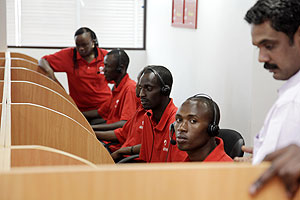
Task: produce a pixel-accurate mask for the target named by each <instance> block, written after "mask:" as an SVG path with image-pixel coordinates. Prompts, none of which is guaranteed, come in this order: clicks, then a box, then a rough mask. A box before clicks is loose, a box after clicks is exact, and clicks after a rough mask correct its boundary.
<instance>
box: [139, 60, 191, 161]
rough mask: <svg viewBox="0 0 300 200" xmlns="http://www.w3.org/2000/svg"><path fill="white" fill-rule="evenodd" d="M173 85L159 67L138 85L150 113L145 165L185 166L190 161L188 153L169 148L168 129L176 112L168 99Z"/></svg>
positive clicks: (142, 155) (143, 148) (143, 154)
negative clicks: (183, 163)
mask: <svg viewBox="0 0 300 200" xmlns="http://www.w3.org/2000/svg"><path fill="white" fill-rule="evenodd" d="M172 84H173V77H172V74H171V72H170V71H169V70H168V69H167V68H165V67H163V66H156V65H153V66H148V67H147V68H146V69H145V72H144V73H143V74H142V76H141V78H140V81H139V83H138V86H139V89H140V98H141V104H142V106H143V108H144V109H145V110H147V113H146V114H145V115H144V127H143V137H142V143H141V147H140V157H139V158H140V159H141V160H143V161H145V162H149V163H151V162H182V161H184V159H185V158H186V157H187V154H186V152H184V151H180V150H179V149H178V148H177V146H176V145H170V144H171V142H170V131H169V127H170V125H171V124H172V123H173V122H174V120H175V114H176V111H177V108H176V106H175V105H174V103H173V100H172V99H171V98H170V97H169V96H170V92H171V88H172ZM136 151H138V149H137V150H136Z"/></svg>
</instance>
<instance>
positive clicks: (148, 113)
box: [146, 112, 155, 163]
mask: <svg viewBox="0 0 300 200" xmlns="http://www.w3.org/2000/svg"><path fill="white" fill-rule="evenodd" d="M146 114H147V116H148V118H149V122H150V125H151V131H152V137H153V140H152V148H151V154H150V159H149V163H150V162H151V161H152V154H153V148H154V137H155V136H154V130H153V125H152V122H151V119H150V117H151V115H152V114H151V113H150V112H146Z"/></svg>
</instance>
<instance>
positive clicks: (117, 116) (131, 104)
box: [84, 49, 138, 131]
mask: <svg viewBox="0 0 300 200" xmlns="http://www.w3.org/2000/svg"><path fill="white" fill-rule="evenodd" d="M128 64H129V57H128V55H127V54H126V52H125V51H124V50H120V49H115V50H112V51H110V52H109V53H107V55H106V56H105V58H104V65H105V67H104V76H105V78H106V80H107V81H109V82H111V81H113V82H114V87H113V89H112V100H111V102H110V106H109V111H108V117H107V118H105V120H106V123H102V124H95V125H92V127H93V129H94V130H95V131H107V130H114V129H117V128H121V127H123V126H124V124H125V123H126V121H127V120H129V119H130V118H132V117H133V115H134V114H135V112H136V110H137V102H138V98H137V97H136V93H135V87H136V83H135V81H133V80H131V79H130V78H129V75H128V74H127V67H128ZM102 112H103V111H102V110H101V109H98V110H94V111H93V110H92V111H88V112H85V113H84V114H85V116H86V117H87V118H89V117H96V116H95V115H97V114H98V116H101V113H102Z"/></svg>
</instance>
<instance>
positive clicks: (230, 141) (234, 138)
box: [218, 129, 245, 159]
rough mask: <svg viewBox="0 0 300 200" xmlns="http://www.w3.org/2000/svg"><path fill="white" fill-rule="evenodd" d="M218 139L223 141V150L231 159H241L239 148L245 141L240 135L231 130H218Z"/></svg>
mask: <svg viewBox="0 0 300 200" xmlns="http://www.w3.org/2000/svg"><path fill="white" fill-rule="evenodd" d="M218 137H220V138H222V140H223V141H224V150H225V152H226V153H227V154H228V155H229V156H230V157H231V158H232V159H233V158H234V157H243V155H244V152H243V151H242V149H241V147H242V146H243V145H245V141H244V138H243V137H242V135H241V134H240V133H238V132H237V131H235V130H231V129H220V130H219V135H218Z"/></svg>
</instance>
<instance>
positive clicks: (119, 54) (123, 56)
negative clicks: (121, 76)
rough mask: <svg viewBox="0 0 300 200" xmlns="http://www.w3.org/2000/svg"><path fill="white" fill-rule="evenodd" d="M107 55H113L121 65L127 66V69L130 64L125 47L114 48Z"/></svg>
mask: <svg viewBox="0 0 300 200" xmlns="http://www.w3.org/2000/svg"><path fill="white" fill-rule="evenodd" d="M106 55H107V56H109V55H113V56H114V57H115V58H116V59H117V60H118V63H119V65H122V66H124V67H125V70H126V71H127V68H128V65H129V61H130V59H129V56H128V55H127V53H126V52H125V51H124V50H123V49H113V50H111V51H110V52H108V53H107V54H106Z"/></svg>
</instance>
